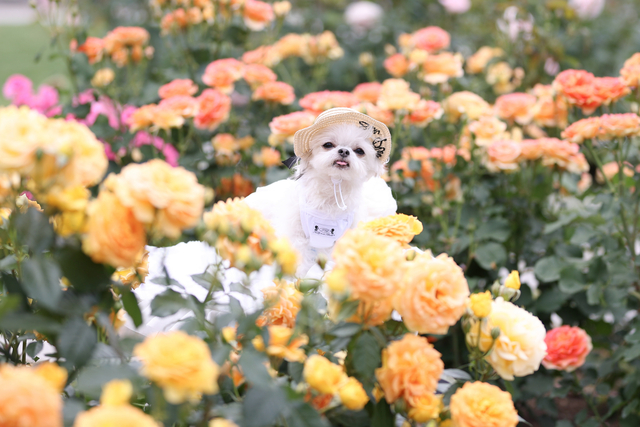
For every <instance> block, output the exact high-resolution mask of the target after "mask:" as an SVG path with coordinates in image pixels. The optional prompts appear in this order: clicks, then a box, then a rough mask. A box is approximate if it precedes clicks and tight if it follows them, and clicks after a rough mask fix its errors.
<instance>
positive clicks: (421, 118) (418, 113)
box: [405, 99, 444, 128]
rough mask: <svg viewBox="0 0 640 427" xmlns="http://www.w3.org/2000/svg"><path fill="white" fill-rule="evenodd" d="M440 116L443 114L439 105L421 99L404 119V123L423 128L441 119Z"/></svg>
mask: <svg viewBox="0 0 640 427" xmlns="http://www.w3.org/2000/svg"><path fill="white" fill-rule="evenodd" d="M442 114H444V110H443V109H442V107H441V106H440V103H438V102H436V101H431V100H429V101H427V100H424V99H421V100H420V102H418V104H417V105H416V106H415V108H414V109H413V111H412V112H411V114H409V115H408V116H407V117H406V118H405V123H410V124H412V125H413V126H417V127H419V128H423V127H425V126H427V125H428V124H429V123H431V122H432V121H433V120H438V119H439V118H440V117H442Z"/></svg>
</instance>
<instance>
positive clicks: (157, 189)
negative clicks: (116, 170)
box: [105, 159, 204, 239]
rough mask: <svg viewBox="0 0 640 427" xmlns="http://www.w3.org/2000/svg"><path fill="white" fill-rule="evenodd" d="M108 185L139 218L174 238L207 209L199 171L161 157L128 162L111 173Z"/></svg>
mask: <svg viewBox="0 0 640 427" xmlns="http://www.w3.org/2000/svg"><path fill="white" fill-rule="evenodd" d="M105 186H106V188H108V189H110V190H111V191H113V193H114V194H115V195H116V196H117V197H118V199H119V200H120V203H122V204H123V205H124V206H126V207H128V208H130V209H131V211H132V212H133V214H134V215H135V217H136V219H137V220H138V221H140V222H141V223H143V224H146V225H148V226H149V227H150V228H151V230H152V231H153V232H155V233H157V234H158V235H160V236H166V237H169V238H171V239H176V238H178V237H179V236H180V235H181V234H182V230H184V229H186V228H191V227H194V226H195V225H196V224H197V223H198V221H199V220H200V217H201V216H202V210H203V209H204V187H203V186H202V185H200V184H198V179H197V178H196V176H195V174H194V173H193V172H190V171H187V170H186V169H184V168H182V167H176V168H174V167H172V166H170V165H169V164H168V163H167V162H165V161H164V160H160V159H153V160H150V161H148V162H146V163H142V164H135V163H132V164H130V165H127V166H125V167H124V168H122V170H121V172H120V174H118V175H110V176H109V177H108V178H107V179H106V181H105Z"/></svg>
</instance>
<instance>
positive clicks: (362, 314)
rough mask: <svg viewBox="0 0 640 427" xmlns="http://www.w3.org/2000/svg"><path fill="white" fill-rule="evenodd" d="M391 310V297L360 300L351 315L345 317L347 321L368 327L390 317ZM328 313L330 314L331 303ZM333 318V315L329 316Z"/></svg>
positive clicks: (379, 323)
mask: <svg viewBox="0 0 640 427" xmlns="http://www.w3.org/2000/svg"><path fill="white" fill-rule="evenodd" d="M392 312H393V301H392V300H391V298H386V299H381V300H378V301H370V302H365V301H360V303H359V304H358V308H357V309H356V312H355V314H354V315H353V316H351V317H349V318H348V319H346V321H347V322H353V323H360V324H363V325H365V326H368V327H373V326H380V325H382V324H383V323H384V322H386V321H387V320H389V319H390V318H391V313H392ZM329 314H330V315H331V314H332V311H331V303H330V305H329ZM331 317H332V318H334V317H333V316H331Z"/></svg>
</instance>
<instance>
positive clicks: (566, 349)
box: [542, 325, 593, 372]
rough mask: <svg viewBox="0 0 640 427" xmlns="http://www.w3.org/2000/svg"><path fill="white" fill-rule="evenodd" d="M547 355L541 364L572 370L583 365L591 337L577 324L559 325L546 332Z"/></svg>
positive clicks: (589, 348) (548, 367) (552, 367)
mask: <svg viewBox="0 0 640 427" xmlns="http://www.w3.org/2000/svg"><path fill="white" fill-rule="evenodd" d="M544 342H545V343H547V355H546V356H545V357H544V359H543V360H542V365H543V366H544V367H545V368H547V369H558V370H561V371H567V372H573V371H575V370H576V369H578V368H579V367H580V366H582V365H584V361H585V359H586V358H587V355H588V354H589V352H591V349H593V345H592V344H591V337H590V336H589V335H588V334H587V333H586V332H585V331H584V329H580V328H578V327H577V326H573V327H571V326H567V325H564V326H560V327H559V328H554V329H552V330H550V331H549V332H547V336H546V337H545V338H544Z"/></svg>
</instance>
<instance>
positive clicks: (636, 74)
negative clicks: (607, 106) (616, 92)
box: [620, 52, 640, 88]
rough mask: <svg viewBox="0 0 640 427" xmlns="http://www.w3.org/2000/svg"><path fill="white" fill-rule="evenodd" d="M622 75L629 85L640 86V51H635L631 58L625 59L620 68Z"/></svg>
mask: <svg viewBox="0 0 640 427" xmlns="http://www.w3.org/2000/svg"><path fill="white" fill-rule="evenodd" d="M620 77H622V80H623V81H624V83H625V84H626V85H627V86H629V87H634V88H635V87H638V86H640V52H639V53H634V54H633V55H632V56H631V58H629V59H627V60H626V61H624V65H623V66H622V69H621V70H620Z"/></svg>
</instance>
